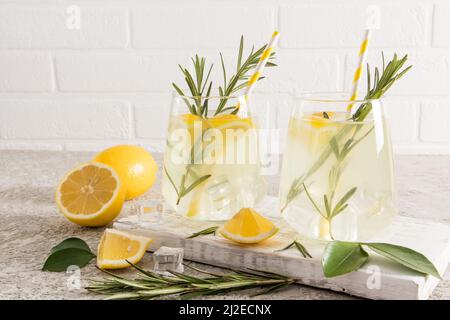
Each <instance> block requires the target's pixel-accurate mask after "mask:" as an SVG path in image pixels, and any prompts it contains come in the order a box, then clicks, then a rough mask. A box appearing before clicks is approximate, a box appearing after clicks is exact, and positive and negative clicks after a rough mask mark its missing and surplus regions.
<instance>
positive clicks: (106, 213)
mask: <svg viewBox="0 0 450 320" xmlns="http://www.w3.org/2000/svg"><path fill="white" fill-rule="evenodd" d="M124 200H125V188H124V186H123V184H122V183H121V181H120V180H119V176H118V175H117V173H116V172H115V171H114V169H113V168H111V167H110V166H108V165H105V164H102V163H97V162H90V163H85V164H82V165H81V166H79V167H76V168H74V169H72V170H71V171H69V172H68V173H67V174H66V175H65V176H64V178H63V179H62V181H61V182H60V183H59V185H58V188H57V189H56V203H57V205H58V207H59V210H60V211H61V213H62V214H63V215H64V216H65V217H66V218H67V219H69V220H70V221H72V222H75V223H77V224H79V225H81V226H88V227H98V226H104V225H106V224H108V223H109V222H111V221H112V220H113V219H114V218H115V217H117V216H118V215H119V213H120V210H121V209H122V205H123V202H124Z"/></svg>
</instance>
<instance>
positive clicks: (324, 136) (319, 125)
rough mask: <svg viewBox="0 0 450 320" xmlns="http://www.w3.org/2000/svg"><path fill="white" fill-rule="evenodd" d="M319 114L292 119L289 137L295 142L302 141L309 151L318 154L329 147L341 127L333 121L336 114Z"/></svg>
mask: <svg viewBox="0 0 450 320" xmlns="http://www.w3.org/2000/svg"><path fill="white" fill-rule="evenodd" d="M326 114H327V115H328V117H329V118H325V117H324V115H323V113H321V112H317V113H313V114H310V115H305V116H304V117H302V118H292V119H291V120H290V123H289V136H290V137H291V138H293V139H295V140H298V141H302V143H303V144H304V145H305V146H307V148H308V150H310V151H312V152H316V151H318V150H320V149H322V148H323V147H324V146H325V145H327V144H328V143H329V142H330V140H331V138H332V137H333V136H334V135H335V134H336V133H337V131H338V129H339V126H338V125H337V123H336V121H334V120H333V117H334V113H333V112H326Z"/></svg>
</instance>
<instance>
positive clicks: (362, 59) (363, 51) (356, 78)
mask: <svg viewBox="0 0 450 320" xmlns="http://www.w3.org/2000/svg"><path fill="white" fill-rule="evenodd" d="M370 35H371V31H370V29H366V31H365V33H364V40H363V42H362V43H361V46H360V47H359V54H358V59H359V60H358V67H357V68H356V71H355V74H354V75H353V82H352V96H351V97H350V100H351V101H355V100H356V99H357V98H358V89H359V84H360V82H361V81H360V80H361V74H362V71H363V68H364V65H365V64H366V57H367V47H368V46H369V41H370ZM352 107H353V103H350V104H349V105H348V106H347V112H350V111H351V110H352Z"/></svg>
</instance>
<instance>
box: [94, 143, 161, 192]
mask: <svg viewBox="0 0 450 320" xmlns="http://www.w3.org/2000/svg"><path fill="white" fill-rule="evenodd" d="M94 160H95V161H98V162H101V163H104V164H107V165H110V166H111V167H113V168H114V170H116V172H117V173H118V174H119V177H120V179H121V181H122V183H123V184H124V186H125V189H126V194H125V200H130V199H133V198H135V197H137V196H139V195H141V194H143V193H145V192H146V191H147V190H148V189H150V187H151V186H152V185H153V183H154V182H155V179H156V172H157V171H158V166H157V165H156V162H155V160H154V159H153V157H152V155H151V154H150V153H149V152H148V151H147V150H145V149H144V148H142V147H138V146H133V145H119V146H115V147H111V148H109V149H106V150H104V151H102V152H100V153H99V154H97V155H96V156H95V158H94Z"/></svg>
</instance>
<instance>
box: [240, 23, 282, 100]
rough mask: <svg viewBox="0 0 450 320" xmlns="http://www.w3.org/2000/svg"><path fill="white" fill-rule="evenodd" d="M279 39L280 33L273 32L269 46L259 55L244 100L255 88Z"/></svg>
mask: <svg viewBox="0 0 450 320" xmlns="http://www.w3.org/2000/svg"><path fill="white" fill-rule="evenodd" d="M279 38H280V33H279V32H278V31H275V32H274V33H273V34H272V38H271V39H270V42H269V44H268V45H267V47H266V48H265V49H264V52H263V53H262V54H261V57H260V58H259V61H258V64H257V65H256V68H255V73H253V75H252V76H251V77H250V79H249V80H248V86H247V90H246V91H245V97H246V98H247V97H248V96H249V95H250V94H251V93H252V91H253V89H254V88H255V83H256V82H258V79H259V78H260V77H261V74H262V71H263V70H264V67H265V66H266V64H267V61H269V57H270V54H271V53H272V51H273V50H274V48H275V47H276V45H277V42H278V39H279Z"/></svg>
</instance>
